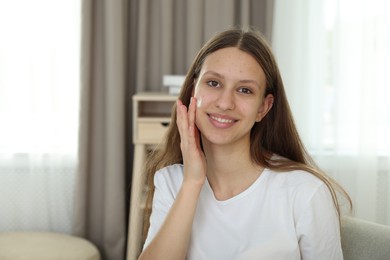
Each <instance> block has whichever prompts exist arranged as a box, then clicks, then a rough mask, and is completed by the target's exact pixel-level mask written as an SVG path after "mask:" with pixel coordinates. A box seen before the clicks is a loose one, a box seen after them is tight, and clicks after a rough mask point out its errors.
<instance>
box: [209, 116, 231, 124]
mask: <svg viewBox="0 0 390 260" xmlns="http://www.w3.org/2000/svg"><path fill="white" fill-rule="evenodd" d="M210 117H211V118H212V119H214V120H215V121H218V122H220V123H233V122H234V120H229V119H224V118H219V117H214V116H210Z"/></svg>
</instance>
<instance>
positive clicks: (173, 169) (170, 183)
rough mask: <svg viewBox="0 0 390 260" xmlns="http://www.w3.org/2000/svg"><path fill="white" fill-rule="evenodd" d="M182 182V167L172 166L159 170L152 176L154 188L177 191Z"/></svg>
mask: <svg viewBox="0 0 390 260" xmlns="http://www.w3.org/2000/svg"><path fill="white" fill-rule="evenodd" d="M182 182H183V165H182V164H172V165H169V166H166V167H164V168H161V169H160V170H158V171H157V172H156V174H155V175H154V185H155V186H156V188H158V187H161V188H164V187H165V188H169V189H174V190H178V189H179V188H180V186H181V184H182Z"/></svg>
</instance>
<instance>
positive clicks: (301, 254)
mask: <svg viewBox="0 0 390 260" xmlns="http://www.w3.org/2000/svg"><path fill="white" fill-rule="evenodd" d="M182 182H183V165H180V164H175V165H171V166H168V167H165V168H163V169H161V170H159V171H158V172H157V173H156V174H155V177H154V183H155V187H156V189H155V193H154V198H153V208H152V215H151V217H150V228H149V232H148V236H147V239H146V242H145V247H146V246H147V245H148V244H149V243H150V241H151V240H152V239H153V237H154V236H155V234H156V233H157V231H158V230H159V228H160V226H161V225H162V223H163V221H164V219H165V217H166V215H167V213H168V211H169V209H170V207H171V205H172V203H173V202H174V200H175V197H176V194H177V193H178V191H179V189H180V187H181V184H182ZM172 243H174V241H172ZM187 259H190V260H203V259H206V260H227V259H245V260H248V259H271V260H278V259H288V260H295V259H313V260H338V259H343V254H342V250H341V242H340V229H339V221H338V217H337V213H336V209H335V207H334V204H333V200H332V196H331V194H330V192H329V190H328V188H327V186H326V185H325V184H324V183H323V182H322V181H321V180H319V179H318V178H316V177H315V176H313V175H311V174H309V173H307V172H305V171H291V172H285V173H280V172H274V171H272V170H270V169H265V170H264V171H263V173H262V174H261V175H260V177H259V178H258V179H257V180H256V181H255V182H254V183H253V184H252V185H251V186H250V187H249V188H247V189H246V190H245V191H243V192H241V193H240V194H238V195H236V196H235V197H233V198H230V199H228V200H224V201H218V200H217V199H216V198H215V196H214V193H213V191H212V189H211V187H210V184H209V183H208V181H206V182H205V184H204V186H203V188H202V190H201V194H200V198H199V201H198V205H197V209H196V213H195V218H194V222H193V226H192V234H191V239H190V245H189V251H188V253H187Z"/></svg>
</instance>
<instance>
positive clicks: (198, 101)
mask: <svg viewBox="0 0 390 260" xmlns="http://www.w3.org/2000/svg"><path fill="white" fill-rule="evenodd" d="M201 106H202V99H201V98H200V97H198V98H196V107H197V108H200V107H201Z"/></svg>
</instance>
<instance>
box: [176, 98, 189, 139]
mask: <svg viewBox="0 0 390 260" xmlns="http://www.w3.org/2000/svg"><path fill="white" fill-rule="evenodd" d="M176 106H177V107H176V124H177V127H178V129H179V134H180V136H181V137H182V138H183V137H184V136H186V135H187V134H188V115H187V108H186V106H185V105H183V102H182V101H181V100H180V99H178V100H177V104H176Z"/></svg>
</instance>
